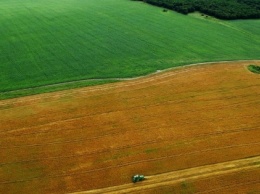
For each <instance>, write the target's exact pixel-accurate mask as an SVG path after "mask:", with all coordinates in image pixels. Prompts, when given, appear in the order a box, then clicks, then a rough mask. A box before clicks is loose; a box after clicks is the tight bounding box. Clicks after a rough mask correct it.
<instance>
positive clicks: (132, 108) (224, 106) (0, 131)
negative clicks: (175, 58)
mask: <svg viewBox="0 0 260 194" xmlns="http://www.w3.org/2000/svg"><path fill="white" fill-rule="evenodd" d="M256 86H260V85H254V86H251V87H256ZM244 88H247V87H244ZM244 88H242V87H240V88H232V89H244ZM214 92H215V91H212V93H214ZM210 93H211V92H210ZM199 96H202V95H197V96H196V97H199ZM237 97H246V96H243V95H241V96H236V97H234V98H237ZM189 98H190V97H186V98H184V99H181V100H179V99H178V100H168V101H165V102H160V103H153V104H150V105H145V106H132V107H129V108H128V110H135V109H140V108H152V107H158V106H168V105H171V104H176V103H178V104H179V103H183V102H185V101H187V99H189ZM221 99H222V98H217V100H221ZM214 100H215V99H210V100H208V101H214ZM255 102H258V100H256V99H255V100H253V101H248V100H247V101H243V102H237V103H232V104H230V105H222V106H220V105H218V106H217V105H214V106H211V108H213V109H214V108H218V109H220V108H231V107H235V106H237V105H241V104H250V103H255ZM205 109H207V107H201V108H200V109H197V110H196V111H197V112H198V111H202V110H205ZM207 110H208V109H207ZM122 111H125V109H117V110H110V111H106V112H99V113H95V114H93V113H91V114H88V115H84V116H83V115H78V116H77V117H73V118H66V119H63V120H56V121H51V122H48V123H44V124H40V125H37V126H30V127H22V128H16V129H9V130H4V129H3V130H0V134H6V133H13V132H16V131H21V130H26V129H28V128H32V127H40V126H50V125H54V124H60V123H64V122H70V121H75V120H80V119H86V118H87V117H93V116H97V115H103V114H109V113H118V112H122Z"/></svg>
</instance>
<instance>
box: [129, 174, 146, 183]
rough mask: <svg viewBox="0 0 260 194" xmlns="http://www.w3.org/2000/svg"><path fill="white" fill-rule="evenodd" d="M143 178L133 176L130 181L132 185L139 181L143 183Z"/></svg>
mask: <svg viewBox="0 0 260 194" xmlns="http://www.w3.org/2000/svg"><path fill="white" fill-rule="evenodd" d="M144 179H145V178H144V175H139V174H137V175H134V176H132V181H133V183H136V182H139V181H143V180H144Z"/></svg>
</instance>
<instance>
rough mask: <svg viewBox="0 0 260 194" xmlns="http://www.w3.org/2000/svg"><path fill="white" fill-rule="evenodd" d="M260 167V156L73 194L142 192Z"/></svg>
mask: <svg viewBox="0 0 260 194" xmlns="http://www.w3.org/2000/svg"><path fill="white" fill-rule="evenodd" d="M259 167H260V156H257V157H253V158H248V159H241V160H235V161H230V162H223V163H218V164H213V165H206V166H201V167H196V168H190V169H185V170H179V171H174V172H169V173H163V174H158V175H153V176H148V177H146V180H145V181H143V182H142V183H137V184H124V185H119V186H115V187H108V188H103V189H96V190H90V191H83V192H75V193H73V194H88V193H130V192H140V191H142V190H143V191H145V190H147V189H152V188H156V187H161V186H167V185H173V184H176V183H179V182H183V181H189V180H193V179H200V178H205V177H209V176H216V175H223V174H228V173H231V172H237V171H243V170H248V169H254V168H259ZM259 176H260V175H259ZM256 182H260V180H256Z"/></svg>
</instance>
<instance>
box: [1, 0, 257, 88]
mask: <svg viewBox="0 0 260 194" xmlns="http://www.w3.org/2000/svg"><path fill="white" fill-rule="evenodd" d="M0 11H1V13H3V14H2V17H1V18H0V23H1V24H2V26H3V27H2V28H1V29H0V50H1V51H3V52H1V53H0V67H1V71H0V83H1V85H0V91H1V92H4V91H13V90H17V89H26V88H32V87H36V86H44V85H49V84H55V83H56V84H58V83H61V82H68V81H73V80H82V79H103V78H105V79H107V78H114V77H115V78H117V77H120V78H126V77H136V76H140V75H145V74H149V73H152V72H155V71H157V70H158V69H167V68H170V67H174V66H180V65H186V64H191V63H197V62H205V61H222V60H239V59H245V60H246V59H257V58H259V53H260V46H259V45H260V38H259V34H260V31H259V29H260V28H259V24H260V23H259V22H260V20H254V21H252V20H250V21H234V22H226V21H221V20H214V21H213V20H206V19H198V18H195V17H192V16H183V15H181V14H178V13H175V12H170V11H169V12H167V13H164V12H162V9H161V8H157V7H153V6H150V5H147V4H144V3H139V2H132V1H130V0H100V1H98V3H97V1H95V0H88V1H77V2H75V1H71V0H61V1H51V0H47V1H44V2H42V1H40V0H35V1H33V2H32V1H30V0H24V1H18V0H12V1H7V0H3V1H1V4H0ZM32 29H33V30H32Z"/></svg>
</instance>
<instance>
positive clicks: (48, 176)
mask: <svg viewBox="0 0 260 194" xmlns="http://www.w3.org/2000/svg"><path fill="white" fill-rule="evenodd" d="M252 145H260V142H253V143H249V144H238V145H232V146H224V147H218V148H213V149H205V150H199V151H193V152H188V153H184V154H174V155H167V156H161V157H158V158H150V159H144V160H139V161H135V162H128V163H124V164H117V165H113V166H107V167H101V168H96V169H90V170H86V171H81V172H71V173H62V174H49V175H41V176H36V177H31V178H29V179H21V180H13V181H2V182H0V185H1V184H3V185H6V184H16V183H21V182H30V181H33V180H37V179H39V180H40V179H43V178H46V177H47V178H49V179H55V178H59V177H68V176H70V177H71V176H77V175H81V174H86V173H94V172H100V171H106V170H110V169H115V168H122V167H126V166H132V165H136V164H140V163H147V162H155V161H160V160H165V159H169V158H175V157H181V156H189V155H195V154H198V153H202V152H209V151H217V150H223V149H230V148H235V147H248V146H252ZM259 157H260V156H257V158H259ZM254 158H256V157H254ZM259 162H260V160H259V159H258V160H257V161H256V163H259Z"/></svg>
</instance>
